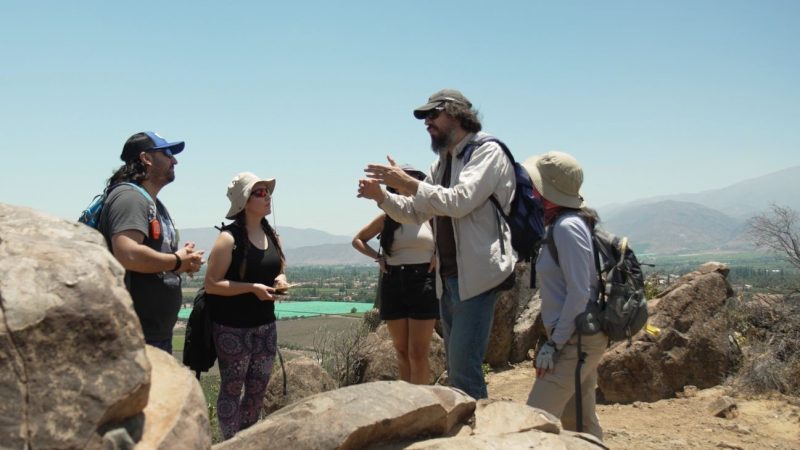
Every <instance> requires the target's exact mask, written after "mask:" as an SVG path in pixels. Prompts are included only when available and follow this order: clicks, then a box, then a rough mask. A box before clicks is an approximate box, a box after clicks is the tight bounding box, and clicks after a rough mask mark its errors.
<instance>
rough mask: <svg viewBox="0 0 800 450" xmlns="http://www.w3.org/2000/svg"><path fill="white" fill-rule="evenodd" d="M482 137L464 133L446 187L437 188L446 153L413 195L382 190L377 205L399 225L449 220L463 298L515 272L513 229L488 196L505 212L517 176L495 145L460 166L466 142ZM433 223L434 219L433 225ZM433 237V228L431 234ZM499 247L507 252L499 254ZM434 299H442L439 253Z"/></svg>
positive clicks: (482, 148) (460, 293) (465, 298)
mask: <svg viewBox="0 0 800 450" xmlns="http://www.w3.org/2000/svg"><path fill="white" fill-rule="evenodd" d="M484 136H486V134H485V133H478V134H469V135H467V136H466V137H465V138H464V139H463V140H462V141H461V142H459V143H458V145H457V146H456V148H455V151H454V154H455V155H456V157H455V158H453V165H452V170H451V177H450V186H451V187H449V188H444V187H442V186H440V185H439V184H438V180H440V179H441V178H442V175H443V173H444V169H445V166H446V163H445V159H444V158H445V156H446V155H447V153H446V152H442V153H441V154H440V155H439V160H438V161H436V162H434V163H433V165H432V166H431V169H430V172H429V173H428V176H427V178H426V179H425V181H424V182H421V183H420V184H419V188H418V189H417V193H416V194H415V195H414V196H412V197H404V196H402V195H395V194H391V193H388V192H386V199H385V200H384V201H383V202H381V203H380V207H381V209H383V210H384V211H385V212H386V213H387V214H388V215H389V216H390V217H391V218H392V219H394V220H396V221H398V222H400V223H418V224H419V223H423V222H425V221H426V220H429V219H430V218H432V217H433V216H450V217H452V218H453V230H454V235H455V241H456V262H457V263H458V293H459V297H460V298H461V299H462V300H468V299H470V298H472V297H475V296H476V295H479V294H482V293H484V292H486V291H488V290H489V289H492V288H494V287H496V286H497V285H499V284H500V283H502V282H503V280H505V279H506V278H507V277H508V276H509V275H510V274H511V272H512V271H513V270H514V263H515V262H516V259H517V256H516V253H514V250H513V248H511V231H510V229H509V228H508V224H506V223H505V221H504V220H503V218H502V217H501V216H500V215H499V214H498V212H497V211H496V210H495V207H494V205H493V204H492V202H491V201H490V200H489V197H490V196H491V195H492V194H494V196H495V197H496V198H497V200H498V201H499V202H500V204H501V205H505V207H504V208H505V211H504V212H505V213H506V214H508V212H509V208H510V203H511V197H512V196H513V195H514V187H515V177H514V168H513V166H512V165H511V161H510V160H509V159H508V157H506V155H505V153H503V149H502V148H500V146H499V145H497V144H496V143H494V142H489V143H486V144H483V145H481V146H480V147H478V148H476V149H475V150H474V151H473V153H472V157H471V159H470V160H469V162H467V164H466V165H465V164H464V161H463V153H462V151H463V150H464V147H465V146H466V144H467V143H469V142H470V141H472V140H474V139H478V138H481V137H484ZM434 223H435V221H434ZM436 235H437V230H436V227H435V226H434V236H436ZM501 238H502V240H503V244H502V246H503V247H504V250H505V251H501ZM436 266H437V267H436V272H437V273H436V275H437V276H436V295H437V297H439V298H441V296H442V283H441V279H440V277H439V264H438V254H437V265H436Z"/></svg>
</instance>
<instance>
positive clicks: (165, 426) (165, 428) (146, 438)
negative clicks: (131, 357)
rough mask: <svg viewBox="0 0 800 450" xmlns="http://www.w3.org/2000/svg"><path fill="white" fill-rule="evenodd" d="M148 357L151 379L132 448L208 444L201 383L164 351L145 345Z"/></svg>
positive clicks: (151, 449) (199, 448) (162, 448)
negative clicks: (138, 437)
mask: <svg viewBox="0 0 800 450" xmlns="http://www.w3.org/2000/svg"><path fill="white" fill-rule="evenodd" d="M147 358H148V359H149V360H150V363H151V364H152V365H153V371H152V380H153V383H152V385H151V387H150V399H149V401H148V403H147V407H146V408H145V409H144V430H143V433H142V437H141V440H139V442H138V443H137V444H136V447H135V450H171V449H176V448H180V449H186V450H190V449H197V450H202V449H207V448H209V447H211V428H210V426H209V423H208V408H207V406H206V398H205V395H204V394H203V389H202V388H201V387H200V383H198V382H197V379H195V377H194V376H193V375H192V373H191V372H190V371H188V370H187V369H186V368H185V367H183V366H182V365H181V364H180V363H178V361H177V360H176V359H175V358H173V357H172V355H170V354H168V353H167V352H165V351H162V350H159V349H157V348H155V347H151V346H149V345H148V346H147Z"/></svg>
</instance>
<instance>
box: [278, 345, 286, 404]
mask: <svg viewBox="0 0 800 450" xmlns="http://www.w3.org/2000/svg"><path fill="white" fill-rule="evenodd" d="M277 350H278V361H280V363H281V372H283V396H284V397H286V393H287V392H288V391H287V390H286V367H285V366H284V365H283V355H281V349H279V348H278V349H277Z"/></svg>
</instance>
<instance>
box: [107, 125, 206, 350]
mask: <svg viewBox="0 0 800 450" xmlns="http://www.w3.org/2000/svg"><path fill="white" fill-rule="evenodd" d="M183 147H184V143H183V141H178V142H167V141H166V140H165V139H164V138H162V137H161V136H159V135H158V134H156V133H154V132H152V131H145V132H142V133H136V134H134V135H133V136H131V137H130V138H129V139H128V140H127V141H126V142H125V146H124V147H123V149H122V154H121V155H120V159H122V161H123V162H124V163H125V164H123V165H122V167H120V168H119V169H118V170H117V171H116V172H115V173H114V174H113V175H112V176H111V178H109V179H108V183H107V188H106V189H107V193H108V194H107V198H106V200H105V203H104V205H103V210H102V212H101V215H100V222H99V224H98V230H99V231H100V232H101V233H103V236H105V238H106V244H108V248H109V249H110V250H111V252H112V253H113V254H114V257H115V258H117V261H119V263H120V264H122V267H124V268H125V287H127V288H128V292H130V294H131V298H132V299H133V307H134V309H135V310H136V314H137V315H138V316H139V322H140V323H141V325H142V331H143V332H144V338H145V342H147V343H148V344H150V345H152V346H154V347H158V348H160V349H162V350H164V351H167V352H169V353H172V329H173V327H174V326H175V322H176V321H177V320H178V310H180V307H181V300H182V295H181V278H180V275H179V274H180V273H182V272H187V273H194V272H197V271H198V270H199V269H200V266H201V265H202V263H203V251H199V250H195V248H194V243H191V242H188V243H186V245H184V247H183V248H181V249H178V233H177V230H176V229H175V225H174V224H173V222H172V218H171V217H170V215H169V212H168V211H167V208H166V207H165V206H164V205H163V204H162V203H161V202H160V201H159V200H158V198H157V197H158V193H159V192H160V191H161V188H163V187H164V186H166V185H167V184H169V183H171V182H172V181H174V180H175V165H176V164H178V161H177V160H176V159H175V155H177V154H178V153H180V152H182V151H183Z"/></svg>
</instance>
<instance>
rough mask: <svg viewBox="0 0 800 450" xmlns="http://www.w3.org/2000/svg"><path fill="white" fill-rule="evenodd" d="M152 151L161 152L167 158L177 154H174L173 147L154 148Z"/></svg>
mask: <svg viewBox="0 0 800 450" xmlns="http://www.w3.org/2000/svg"><path fill="white" fill-rule="evenodd" d="M150 151H151V152H161V153H163V154H164V156H166V157H167V158H172V157H173V156H175V155H173V154H172V149H171V148H158V149H154V150H150Z"/></svg>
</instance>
